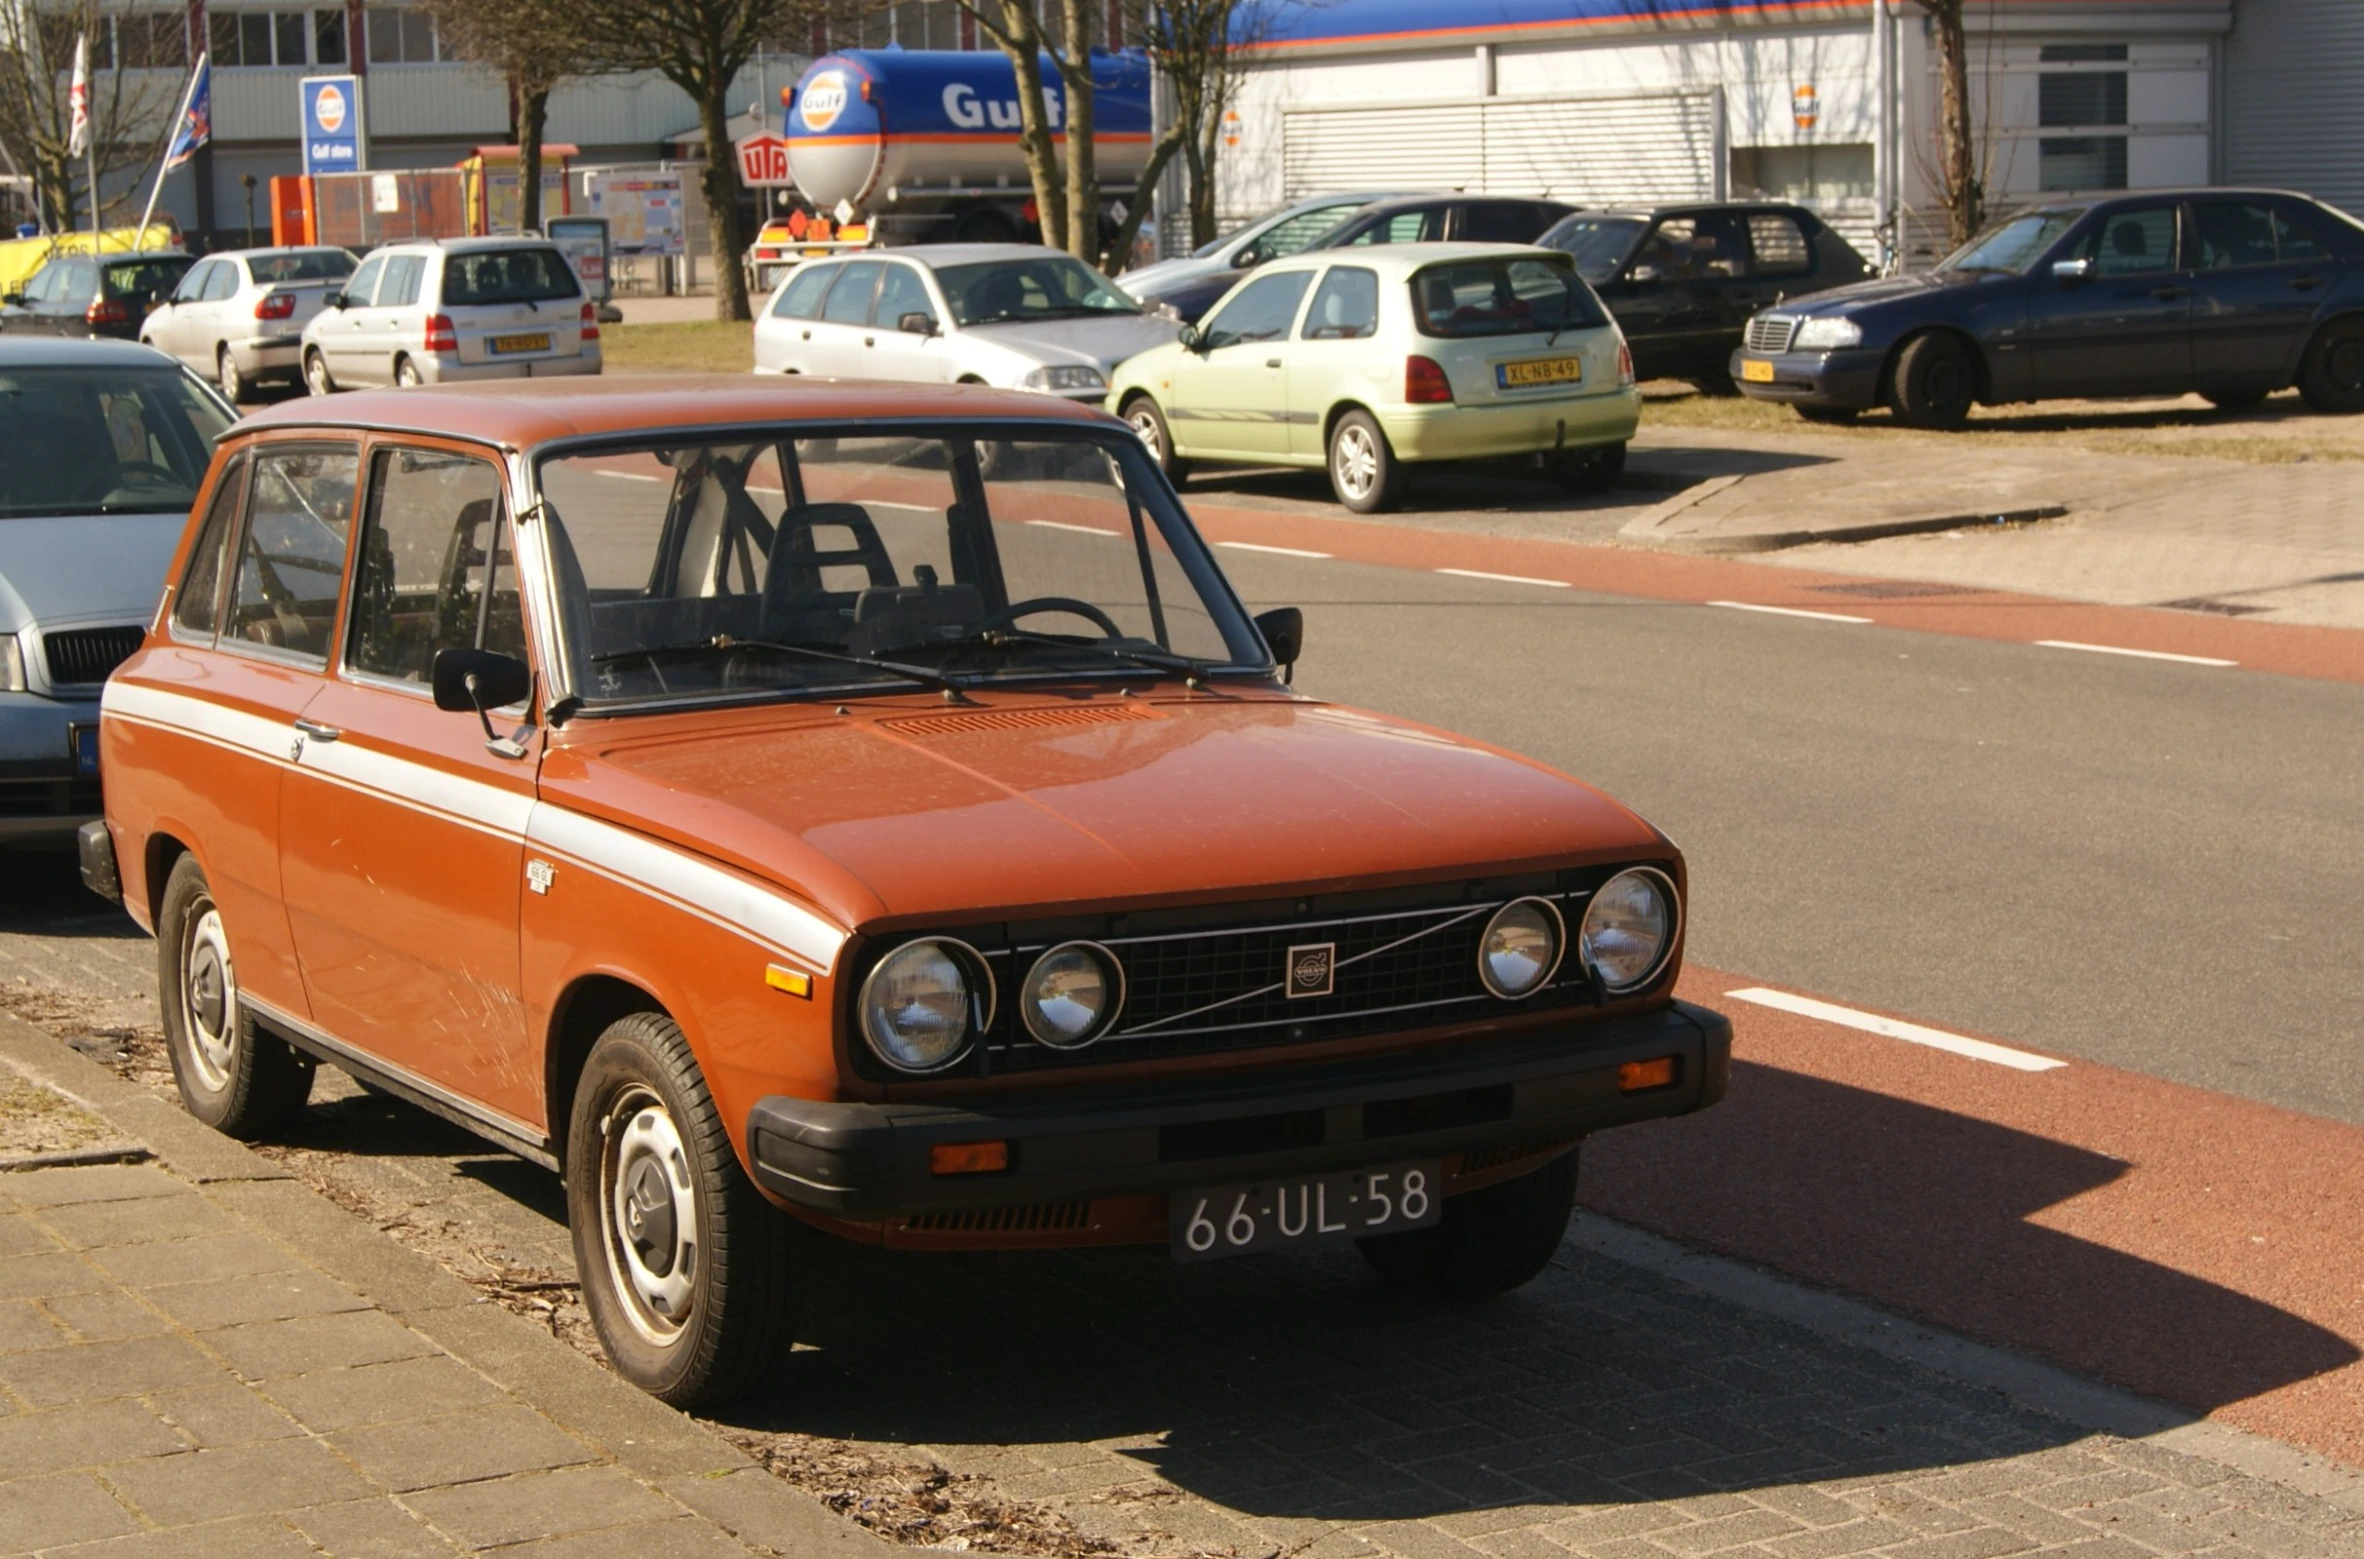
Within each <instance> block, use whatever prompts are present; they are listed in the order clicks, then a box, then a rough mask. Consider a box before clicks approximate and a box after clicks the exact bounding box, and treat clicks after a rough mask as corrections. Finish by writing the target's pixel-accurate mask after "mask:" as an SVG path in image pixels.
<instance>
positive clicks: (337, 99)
mask: <svg viewBox="0 0 2364 1559" xmlns="http://www.w3.org/2000/svg"><path fill="white" fill-rule="evenodd" d="M312 117H313V118H314V119H316V120H318V121H319V122H320V128H321V131H322V132H323V133H324V134H328V135H334V134H336V133H337V132H338V131H339V130H342V129H343V128H345V94H344V93H342V92H339V91H338V90H337V89H336V88H335V87H322V88H321V89H320V95H319V96H317V97H315V98H313V99H312Z"/></svg>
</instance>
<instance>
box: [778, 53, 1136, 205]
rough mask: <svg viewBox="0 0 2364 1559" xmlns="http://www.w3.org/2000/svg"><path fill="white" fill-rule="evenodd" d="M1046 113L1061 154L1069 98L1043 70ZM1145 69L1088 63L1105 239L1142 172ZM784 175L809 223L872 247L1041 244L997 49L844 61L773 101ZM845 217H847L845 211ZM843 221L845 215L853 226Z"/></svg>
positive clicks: (1109, 58)
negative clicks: (828, 222)
mask: <svg viewBox="0 0 2364 1559" xmlns="http://www.w3.org/2000/svg"><path fill="white" fill-rule="evenodd" d="M1042 74H1043V109H1044V112H1045V114H1046V115H1047V116H1048V117H1049V119H1050V122H1051V130H1052V133H1053V136H1054V138H1055V139H1056V140H1057V142H1058V144H1059V146H1060V148H1061V152H1062V155H1064V151H1065V147H1066V142H1067V134H1066V121H1067V103H1066V92H1065V90H1064V88H1063V85H1062V83H1061V82H1060V79H1059V72H1058V70H1057V68H1056V67H1055V66H1054V65H1053V64H1052V63H1051V61H1050V58H1049V57H1048V56H1047V55H1046V56H1045V57H1044V59H1043V62H1042ZM1149 79H1150V72H1149V60H1148V57H1147V56H1146V55H1145V54H1143V53H1142V52H1141V51H1139V50H1137V49H1134V50H1126V51H1124V52H1121V53H1106V52H1101V51H1098V50H1095V51H1094V52H1093V54H1092V83H1093V87H1094V91H1093V94H1092V142H1093V145H1094V147H1095V148H1096V150H1097V153H1098V159H1097V160H1098V167H1099V180H1100V190H1101V193H1102V195H1103V196H1104V197H1105V200H1104V202H1103V207H1102V212H1101V222H1102V224H1103V227H1104V228H1105V229H1107V230H1108V231H1110V232H1113V231H1114V229H1115V227H1116V226H1117V224H1118V222H1119V221H1120V220H1121V217H1120V215H1119V214H1118V213H1119V209H1120V208H1118V206H1117V204H1116V203H1117V202H1118V201H1122V200H1126V199H1129V198H1131V197H1132V195H1133V193H1134V186H1135V183H1136V181H1137V180H1138V178H1139V176H1140V173H1141V169H1142V167H1143V165H1144V164H1145V163H1147V161H1148V160H1149V143H1150V139H1151V123H1150V106H1149ZM780 103H781V106H782V107H783V108H784V109H785V110H786V112H785V113H784V114H783V115H782V116H781V118H782V122H783V123H784V124H785V125H786V127H787V140H788V167H789V172H790V174H791V176H792V177H793V178H794V179H795V180H796V187H797V189H798V190H799V191H800V192H801V193H802V194H803V196H804V198H805V199H806V200H807V201H808V202H810V203H811V205H812V209H813V210H814V211H815V212H816V213H829V214H831V216H832V217H833V218H834V219H835V220H837V221H838V222H839V223H840V224H841V225H855V224H860V225H863V226H866V227H867V229H868V232H869V234H870V235H871V236H872V237H873V238H874V239H875V240H876V241H878V242H882V243H889V244H913V243H1011V242H1017V241H1021V240H1026V241H1031V240H1033V239H1035V238H1036V237H1037V236H1038V233H1037V228H1036V224H1035V220H1034V188H1033V185H1032V183H1031V182H1030V181H1029V180H1028V178H1027V175H1026V160H1025V158H1024V157H1023V155H1021V154H1020V152H1019V150H1018V89H1017V71H1016V69H1015V68H1014V67H1013V66H1012V65H1011V63H1010V59H1009V56H1007V55H1005V54H1003V53H1002V52H1001V51H1000V50H998V49H962V50H951V49H848V50H846V51H845V52H843V53H839V54H828V55H823V56H822V57H821V58H820V59H817V60H815V61H813V63H812V65H811V66H810V67H809V68H807V69H806V71H805V73H804V75H803V76H802V77H801V78H800V79H799V80H798V81H797V83H796V85H794V86H793V87H786V88H783V89H782V90H781V93H780ZM841 204H842V208H843V209H842V210H841ZM848 213H850V215H848Z"/></svg>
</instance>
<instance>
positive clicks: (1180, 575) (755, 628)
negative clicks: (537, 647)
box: [529, 427, 1266, 710]
mask: <svg viewBox="0 0 2364 1559" xmlns="http://www.w3.org/2000/svg"><path fill="white" fill-rule="evenodd" d="M539 475H540V488H541V496H542V500H543V503H542V508H541V510H540V514H541V517H542V520H543V521H544V524H545V529H546V537H547V545H548V548H549V556H550V561H551V573H552V578H553V580H554V581H555V589H556V592H557V596H558V612H557V616H558V620H559V623H560V625H561V626H560V633H561V637H562V638H563V639H564V641H565V652H566V662H567V666H568V668H569V671H570V678H569V680H570V682H571V684H572V691H573V694H574V696H576V697H579V698H581V699H583V700H584V702H585V704H586V706H587V707H589V708H592V709H595V710H596V709H600V708H602V707H606V708H619V707H631V706H666V705H673V704H679V703H683V702H712V701H732V700H738V701H743V700H747V699H751V698H776V697H782V696H790V695H796V694H803V693H817V692H821V691H832V692H842V691H844V690H847V689H853V688H861V689H873V690H879V691H886V690H908V689H910V688H913V687H939V688H948V687H953V686H967V685H970V684H972V683H992V682H1001V681H1008V680H1015V679H1026V678H1042V677H1058V678H1063V679H1073V678H1076V677H1094V678H1097V677H1106V678H1112V679H1114V680H1116V681H1117V682H1118V683H1119V684H1120V685H1122V684H1130V685H1133V686H1141V685H1144V684H1145V683H1147V682H1151V681H1154V680H1156V679H1157V678H1159V677H1161V676H1167V675H1175V674H1184V673H1189V672H1195V671H1196V670H1197V669H1198V668H1200V667H1202V666H1203V667H1226V666H1239V667H1255V668H1259V669H1261V667H1262V666H1263V665H1264V663H1265V659H1266V657H1265V653H1264V649H1263V646H1262V644H1261V642H1260V641H1259V639H1258V638H1257V636H1256V633H1255V630H1254V628H1253V627H1252V626H1251V625H1250V624H1249V623H1248V621H1247V619H1246V616H1245V614H1244V613H1243V612H1242V610H1241V609H1240V607H1239V604H1238V602H1237V600H1236V598H1235V597H1234V596H1233V595H1232V593H1231V589H1230V586H1229V585H1228V584H1227V583H1225V581H1224V579H1223V577H1222V574H1221V573H1220V571H1219V570H1218V569H1217V568H1216V566H1215V564H1214V561H1213V559H1212V557H1211V556H1210V555H1209V554H1208V552H1207V549H1206V547H1205V545H1204V543H1202V542H1201V541H1200V540H1199V538H1198V536H1197V534H1196V533H1195V532H1194V531H1193V530H1192V529H1191V528H1190V522H1189V521H1188V520H1187V519H1186V518H1184V516H1183V515H1182V512H1181V509H1180V507H1179V506H1178V505H1176V504H1175V503H1174V502H1173V500H1172V498H1171V497H1170V496H1169V495H1168V493H1167V491H1166V489H1165V487H1164V486H1163V484H1162V483H1160V482H1159V481H1158V480H1157V477H1156V475H1155V472H1154V470H1153V468H1152V467H1151V466H1150V464H1149V458H1148V455H1147V453H1146V451H1144V450H1143V449H1142V447H1141V445H1140V444H1139V443H1138V442H1137V441H1135V440H1132V439H1130V438H1127V437H1125V436H1123V435H1122V434H1118V433H1103V432H1100V431H1098V430H1091V431H1085V430H1080V429H1079V430H1077V431H1074V432H1067V431H1050V430H1044V431H1039V432H1029V433H1026V434H1024V435H1023V436H1021V437H1019V438H1016V439H1010V440H1006V441H1005V440H1002V439H998V438H991V439H989V438H981V437H977V436H975V435H974V434H973V433H972V432H971V431H970V430H965V429H960V428H943V427H931V428H929V429H928V430H926V431H925V432H915V433H906V434H898V435H895V436H886V437H881V436H874V435H873V436H862V435H859V434H855V433H851V432H847V431H840V430H821V431H816V430H814V429H811V428H809V427H799V428H796V429H794V430H778V431H767V432H749V433H746V434H743V435H737V436H734V437H733V438H731V439H729V440H728V441H724V442H699V443H691V444H670V445H655V444H640V445H637V446H630V447H622V446H607V447H601V448H599V449H598V450H596V451H595V452H584V453H572V454H563V455H554V456H551V457H548V458H546V459H544V460H543V461H542V462H541V463H540V466H539ZM529 534H530V533H529Z"/></svg>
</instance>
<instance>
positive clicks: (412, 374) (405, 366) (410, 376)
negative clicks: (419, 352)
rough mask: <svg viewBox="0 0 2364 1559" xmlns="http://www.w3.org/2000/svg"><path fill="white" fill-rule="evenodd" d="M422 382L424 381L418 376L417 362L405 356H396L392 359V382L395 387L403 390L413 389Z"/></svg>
mask: <svg viewBox="0 0 2364 1559" xmlns="http://www.w3.org/2000/svg"><path fill="white" fill-rule="evenodd" d="M424 382H425V381H423V380H422V379H420V378H419V365H418V364H416V363H414V362H412V361H411V360H410V359H409V358H407V357H397V358H396V359H394V383H395V385H396V386H397V387H399V388H401V389H405V390H415V389H417V388H418V387H419V385H420V384H422V383H424Z"/></svg>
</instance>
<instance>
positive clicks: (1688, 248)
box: [1599, 211, 1748, 379]
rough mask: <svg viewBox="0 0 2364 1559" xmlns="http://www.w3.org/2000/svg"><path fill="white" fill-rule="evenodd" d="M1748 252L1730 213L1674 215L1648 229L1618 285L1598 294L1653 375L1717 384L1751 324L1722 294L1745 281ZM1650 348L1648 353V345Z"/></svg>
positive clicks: (1662, 218) (1636, 246) (1611, 284)
mask: <svg viewBox="0 0 2364 1559" xmlns="http://www.w3.org/2000/svg"><path fill="white" fill-rule="evenodd" d="M1746 258H1747V249H1746V246H1745V241H1744V240H1743V239H1742V237H1741V235H1740V230H1739V225H1738V224H1737V223H1736V222H1734V221H1732V219H1731V217H1730V215H1729V214H1728V213H1720V212H1697V211H1677V212H1669V213H1668V214H1666V215H1665V216H1662V217H1660V218H1659V219H1658V220H1656V221H1655V222H1653V223H1652V224H1651V225H1650V229H1649V231H1648V232H1647V233H1645V234H1643V235H1642V239H1641V241H1640V242H1639V243H1638V244H1636V245H1635V246H1634V250H1633V253H1632V254H1631V255H1630V256H1629V257H1628V258H1627V260H1626V262H1625V266H1624V268H1623V269H1622V270H1620V271H1619V272H1618V273H1617V276H1616V278H1615V279H1614V280H1612V281H1610V282H1608V283H1607V284H1606V285H1604V286H1602V287H1601V288H1600V289H1599V292H1600V296H1601V300H1602V301H1603V302H1604V303H1606V304H1608V305H1609V308H1610V310H1611V312H1613V313H1614V314H1615V315H1616V316H1617V321H1618V323H1619V324H1620V325H1621V326H1623V327H1624V329H1625V331H1626V334H1627V335H1628V336H1629V337H1631V338H1633V340H1634V341H1635V342H1636V346H1635V351H1636V353H1637V355H1639V356H1640V357H1641V358H1642V359H1643V360H1644V361H1645V362H1646V363H1647V365H1648V367H1647V370H1646V375H1647V376H1648V377H1660V376H1664V377H1667V378H1678V379H1688V378H1716V377H1719V376H1721V375H1722V374H1723V373H1724V372H1725V371H1726V367H1727V363H1726V354H1727V352H1728V350H1729V342H1730V338H1731V336H1732V334H1733V333H1734V332H1735V331H1737V330H1738V329H1739V327H1740V326H1741V325H1742V324H1744V323H1745V322H1746V321H1747V317H1748V316H1747V315H1745V314H1742V315H1740V316H1739V317H1738V318H1734V317H1733V311H1734V309H1735V307H1736V305H1735V304H1734V302H1733V301H1732V300H1731V299H1730V298H1728V297H1727V296H1725V293H1724V289H1725V288H1726V287H1728V286H1731V285H1733V284H1734V282H1735V281H1736V280H1742V281H1744V279H1745V276H1746V272H1747V264H1746ZM1642 343H1647V347H1646V349H1645V347H1644V346H1643V345H1642Z"/></svg>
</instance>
